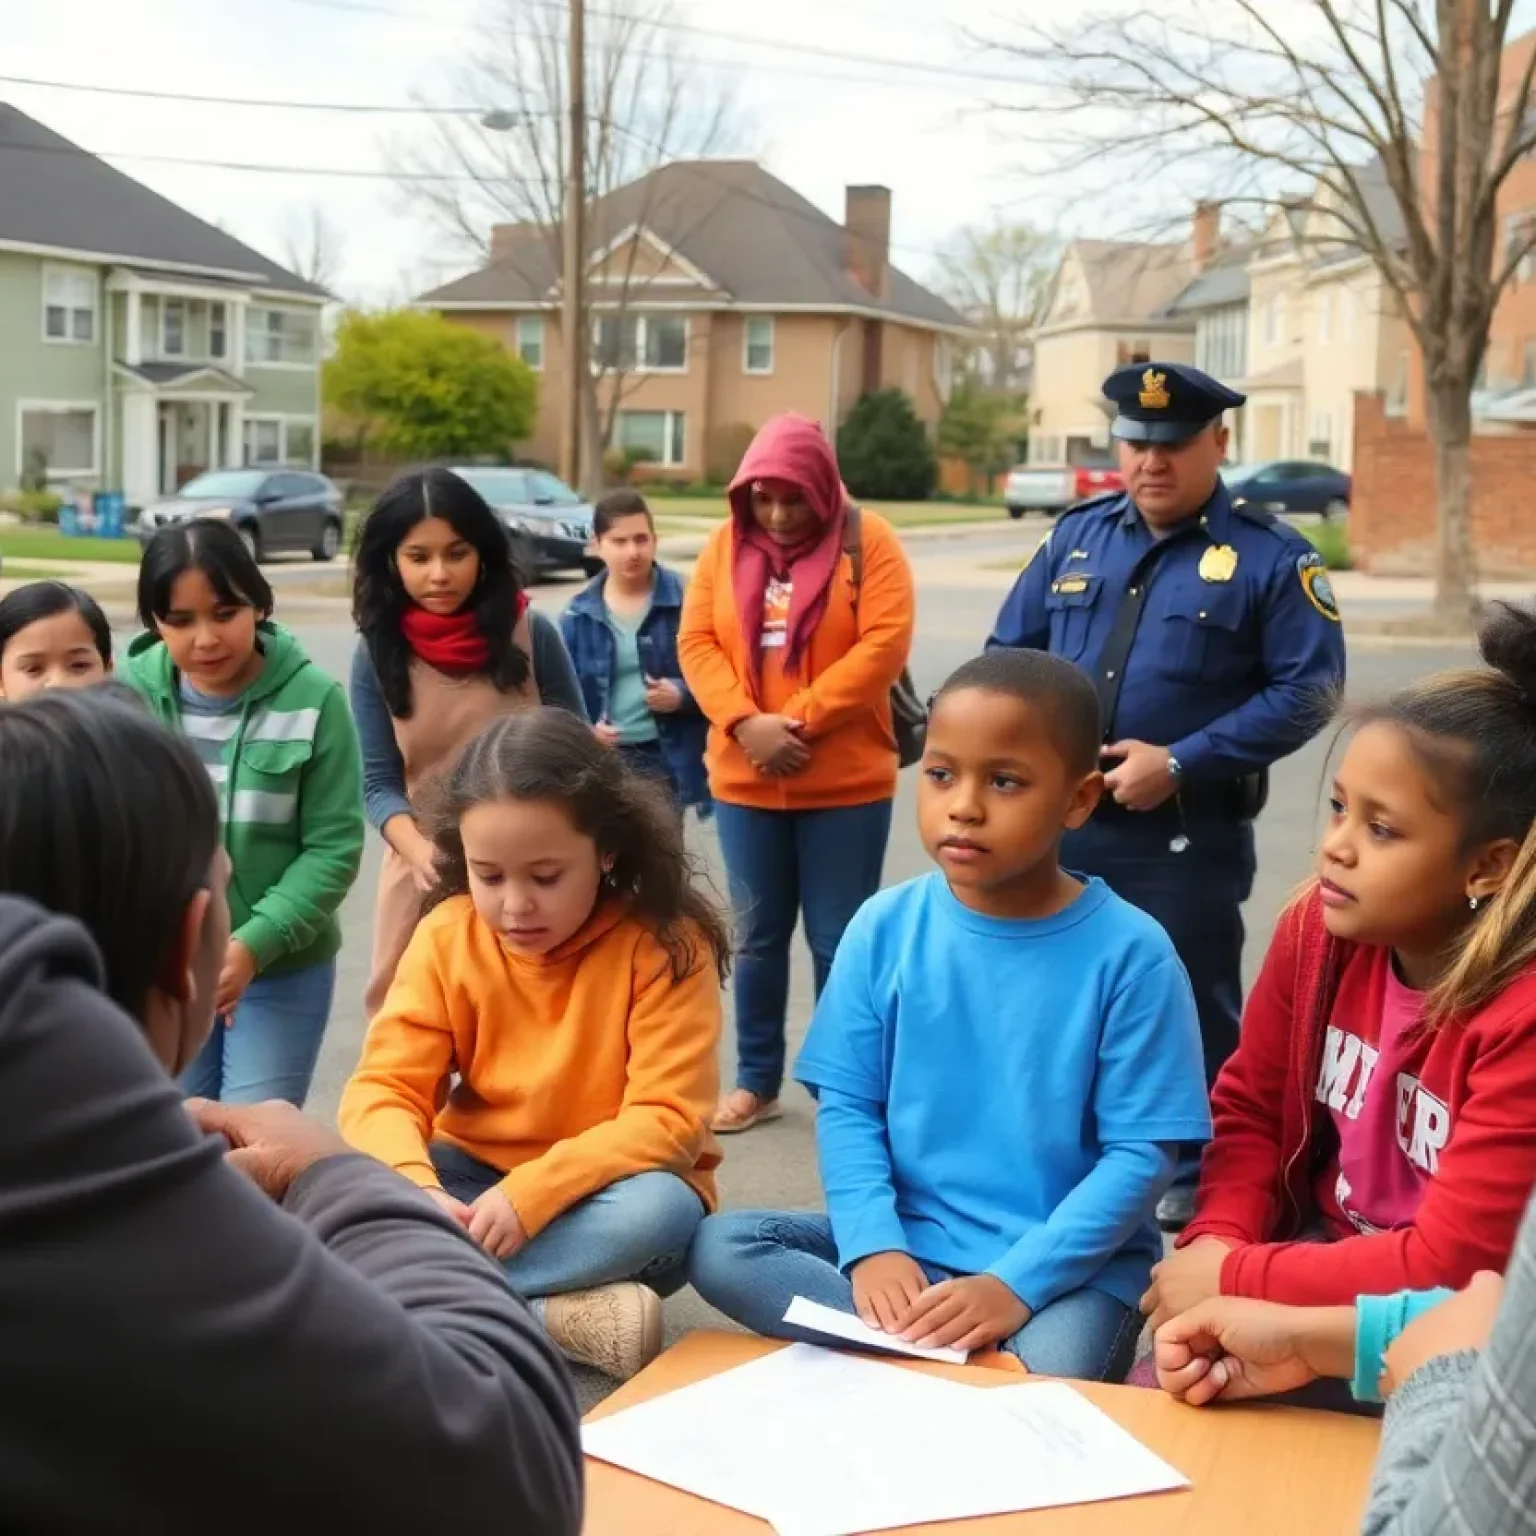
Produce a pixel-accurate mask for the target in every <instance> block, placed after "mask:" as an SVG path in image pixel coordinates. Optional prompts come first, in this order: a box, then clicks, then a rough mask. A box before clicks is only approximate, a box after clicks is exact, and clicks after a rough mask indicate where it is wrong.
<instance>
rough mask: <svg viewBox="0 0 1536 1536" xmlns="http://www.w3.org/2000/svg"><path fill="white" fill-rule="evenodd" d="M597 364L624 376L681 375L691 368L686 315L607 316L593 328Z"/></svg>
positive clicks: (594, 353)
mask: <svg viewBox="0 0 1536 1536" xmlns="http://www.w3.org/2000/svg"><path fill="white" fill-rule="evenodd" d="M593 361H594V362H595V363H596V364H597V366H598V367H599V368H611V369H614V370H615V371H617V372H620V373H627V372H629V371H630V370H634V371H635V372H637V373H681V372H683V371H684V370H685V369H686V368H687V367H688V321H687V318H686V317H685V316H683V315H603V316H601V317H600V318H599V319H598V321H597V323H596V324H595V325H594V326H593Z"/></svg>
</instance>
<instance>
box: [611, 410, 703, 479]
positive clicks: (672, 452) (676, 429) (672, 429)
mask: <svg viewBox="0 0 1536 1536" xmlns="http://www.w3.org/2000/svg"><path fill="white" fill-rule="evenodd" d="M630 416H660V417H661V418H662V429H661V431H662V440H663V446H662V457H661V458H659V459H647V460H646V463H648V464H655V465H656V466H657V467H658V468H660V469H678V468H680V467H681V466H682V465H683V464H685V463H687V461H688V416H687V412H686V411H668V410H657V411H637V410H629V411H626V410H620V411H619V412H618V416H617V419H616V420H615V421H614V440H615V442H616V443H617V445H618V447H619V448H620V449H623V448H625V447H627V446H628V444H626V443H625V442H624V421H625V418H626V417H630ZM679 437H681V439H682V448H681V451H679V449H678V439H679Z"/></svg>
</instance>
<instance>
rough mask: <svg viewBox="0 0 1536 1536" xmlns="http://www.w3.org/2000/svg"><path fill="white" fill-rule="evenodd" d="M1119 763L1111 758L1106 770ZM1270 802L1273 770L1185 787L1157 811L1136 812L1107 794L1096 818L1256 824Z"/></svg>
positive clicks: (1183, 785) (1100, 803) (1115, 820)
mask: <svg viewBox="0 0 1536 1536" xmlns="http://www.w3.org/2000/svg"><path fill="white" fill-rule="evenodd" d="M1118 761H1119V759H1118V758H1116V759H1111V760H1109V761H1107V762H1106V763H1105V767H1106V768H1113V767H1114V766H1115V765H1116V763H1117V762H1118ZM1268 800H1269V770H1268V769H1267V768H1261V769H1259V770H1258V772H1257V773H1247V774H1244V775H1243V777H1242V778H1240V779H1217V780H1215V781H1213V782H1208V783H1194V784H1181V785H1180V786H1179V789H1178V794H1177V796H1176V797H1175V798H1173V799H1170V800H1165V801H1164V802H1163V803H1162V804H1161V805H1160V806H1158V807H1157V808H1156V810H1152V811H1132V810H1128V809H1127V808H1126V807H1125V806H1123V805H1121V804H1120V802H1119V801H1118V800H1116V799H1115V797H1114V796H1113V795H1111V794H1110V793H1108V791H1106V792H1105V793H1104V794H1103V795H1102V796H1101V797H1100V799H1099V804H1098V809H1097V810H1095V811H1094V813H1093V814H1094V817H1095V819H1096V820H1098V821H1105V822H1118V821H1130V820H1135V821H1137V822H1141V823H1143V824H1147V823H1151V822H1153V821H1156V820H1158V819H1164V818H1166V819H1169V820H1175V821H1176V820H1178V819H1179V817H1180V815H1182V816H1183V818H1184V819H1185V820H1186V821H1252V820H1253V819H1254V817H1256V816H1257V815H1258V814H1259V812H1260V811H1262V810H1263V809H1264V806H1265V804H1266V803H1267V802H1268Z"/></svg>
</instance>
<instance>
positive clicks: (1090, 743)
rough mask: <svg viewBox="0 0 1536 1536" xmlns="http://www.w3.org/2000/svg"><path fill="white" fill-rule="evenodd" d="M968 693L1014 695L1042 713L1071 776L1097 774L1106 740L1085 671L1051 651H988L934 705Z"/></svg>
mask: <svg viewBox="0 0 1536 1536" xmlns="http://www.w3.org/2000/svg"><path fill="white" fill-rule="evenodd" d="M965 688H977V689H980V690H981V691H982V692H983V693H1006V694H1010V695H1011V696H1012V697H1014V698H1016V699H1021V700H1022V701H1023V702H1024V703H1026V704H1028V705H1029V706H1030V707H1031V708H1032V709H1038V710H1039V711H1040V712H1041V714H1043V715H1044V716H1045V719H1046V721H1047V723H1048V724H1049V726H1050V730H1051V735H1052V737H1053V738H1054V740H1055V744H1056V747H1057V750H1058V751H1059V752H1060V753H1061V756H1062V759H1063V761H1065V763H1066V765H1067V769H1068V771H1069V772H1071V773H1083V774H1086V773H1092V772H1093V770H1094V769H1095V768H1096V767H1098V763H1099V753H1100V751H1101V749H1102V746H1103V740H1104V728H1103V725H1102V723H1101V717H1100V714H1099V696H1098V693H1097V692H1096V691H1095V689H1094V686H1093V683H1092V681H1091V680H1090V679H1089V676H1088V674H1087V673H1086V672H1084V671H1083V669H1082V668H1081V667H1079V666H1076V665H1074V664H1073V663H1072V662H1070V661H1063V660H1062V659H1061V657H1060V656H1052V655H1050V654H1049V653H1047V652H1045V651H1020V650H1011V649H1001V648H1000V649H997V650H992V651H986V652H983V654H982V655H980V656H978V657H976V658H975V660H973V661H968V662H966V663H965V664H964V665H963V666H961V667H959V668H957V669H956V670H955V671H954V672H952V673H950V675H949V677H948V678H947V679H946V680H945V682H944V686H943V687H942V688H940V689H939V691H938V692H937V693H936V694H935V695H934V697H933V705H934V706H936V705H937V704H938V702H939V700H940V699H942V698H943V697H944V696H945V694H949V693H959V692H960V691H961V690H962V689H965Z"/></svg>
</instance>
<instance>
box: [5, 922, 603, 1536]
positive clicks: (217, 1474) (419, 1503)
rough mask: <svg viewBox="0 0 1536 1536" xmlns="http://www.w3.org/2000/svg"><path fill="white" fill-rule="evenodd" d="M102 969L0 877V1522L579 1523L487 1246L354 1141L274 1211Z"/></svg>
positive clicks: (552, 1418)
mask: <svg viewBox="0 0 1536 1536" xmlns="http://www.w3.org/2000/svg"><path fill="white" fill-rule="evenodd" d="M101 984H102V977H101V964H100V960H99V957H98V955H97V953H96V949H95V946H94V944H93V943H92V941H91V939H90V937H89V936H88V935H87V934H86V932H85V930H84V929H83V928H81V927H80V926H79V925H78V924H76V923H75V922H73V921H71V920H68V919H64V918H55V917H51V916H48V915H47V914H45V913H43V912H42V911H40V910H39V909H38V908H36V907H34V906H32V905H31V904H29V903H27V902H23V901H19V900H16V899H15V898H12V897H0V1381H3V1382H4V1383H5V1391H4V1392H3V1393H0V1511H3V1515H0V1521H3V1524H4V1526H5V1528H6V1529H7V1530H9V1531H19V1532H23V1531H24V1532H28V1533H33V1532H54V1531H57V1532H71V1533H74V1532H81V1531H90V1532H123V1533H129V1532H132V1533H135V1536H139V1533H142V1532H146V1531H155V1532H167V1533H173V1536H174V1533H179V1532H182V1531H186V1532H196V1533H199V1536H203V1533H206V1532H207V1531H208V1529H209V1528H210V1526H212V1527H216V1528H217V1529H218V1530H219V1531H220V1532H221V1533H224V1536H228V1533H236V1532H247V1531H249V1532H252V1533H255V1532H270V1531H273V1530H282V1529H288V1530H298V1531H311V1530H313V1531H328V1530H329V1531H367V1532H369V1533H370V1536H382V1533H387V1532H400V1533H402V1536H406V1533H408V1536H421V1533H422V1532H423V1531H433V1530H439V1529H443V1528H444V1527H445V1525H446V1524H452V1525H453V1526H454V1527H455V1528H460V1529H463V1530H467V1531H476V1530H504V1531H517V1532H520V1533H525V1536H565V1533H573V1536H574V1533H575V1532H576V1531H578V1530H579V1528H580V1525H581V1514H582V1497H581V1488H582V1465H581V1445H580V1438H579V1429H578V1422H577V1410H576V1404H575V1400H574V1398H573V1395H572V1392H571V1387H570V1383H569V1379H568V1377H567V1375H566V1373H565V1369H564V1367H563V1365H562V1364H561V1362H560V1360H559V1358H558V1356H557V1354H556V1353H555V1351H554V1349H553V1348H552V1347H551V1345H550V1344H549V1343H548V1341H547V1340H546V1339H545V1337H544V1335H543V1333H542V1331H541V1330H540V1328H539V1327H538V1326H537V1325H536V1324H535V1322H534V1320H533V1318H532V1317H531V1316H530V1315H529V1313H528V1311H527V1309H526V1308H525V1307H524V1305H523V1304H522V1302H521V1301H519V1300H518V1299H517V1297H515V1296H514V1295H513V1294H512V1292H511V1291H509V1290H508V1289H507V1285H506V1282H505V1281H504V1279H503V1278H502V1276H501V1274H500V1272H499V1270H498V1269H497V1268H496V1267H495V1266H494V1265H493V1264H492V1263H491V1262H490V1261H489V1260H488V1259H487V1258H486V1257H485V1256H484V1254H483V1253H481V1252H480V1251H479V1250H478V1249H477V1248H476V1247H475V1246H474V1245H473V1244H472V1243H471V1242H470V1241H469V1240H468V1238H467V1237H465V1235H464V1234H463V1233H462V1232H460V1231H459V1230H458V1229H457V1228H456V1227H455V1226H454V1224H453V1223H452V1222H451V1221H449V1220H448V1219H447V1218H446V1217H444V1216H442V1215H441V1214H440V1213H439V1212H438V1211H437V1209H436V1208H435V1207H434V1206H433V1205H432V1204H431V1202H429V1201H427V1200H425V1199H424V1198H423V1197H422V1196H421V1194H420V1192H419V1191H417V1190H415V1189H413V1188H412V1187H411V1186H410V1185H409V1184H407V1183H406V1182H405V1181H404V1180H403V1179H401V1178H399V1177H398V1176H397V1175H396V1174H394V1173H392V1172H391V1171H390V1170H389V1169H387V1168H384V1167H382V1166H381V1165H379V1164H377V1163H374V1162H372V1161H371V1160H369V1159H368V1158H364V1157H353V1156H337V1157H333V1158H328V1159H325V1160H324V1161H322V1162H319V1163H317V1164H315V1165H314V1167H312V1168H311V1169H309V1170H308V1171H307V1172H306V1173H305V1174H303V1175H302V1176H301V1177H300V1178H299V1179H298V1180H296V1181H295V1183H294V1185H293V1187H292V1188H291V1190H290V1191H289V1194H288V1197H287V1199H286V1200H285V1202H284V1205H283V1208H282V1209H279V1208H278V1207H277V1206H276V1205H274V1204H273V1203H272V1202H271V1201H270V1200H268V1199H267V1197H266V1196H265V1195H263V1194H262V1193H261V1192H260V1191H258V1190H257V1189H256V1187H255V1186H254V1185H252V1184H251V1183H249V1182H248V1181H247V1180H246V1179H245V1178H244V1177H243V1176H242V1175H241V1174H239V1173H237V1172H235V1171H234V1170H232V1169H230V1168H229V1167H227V1166H226V1164H225V1163H224V1160H223V1158H222V1157H221V1156H220V1145H219V1143H218V1142H217V1141H216V1140H212V1139H207V1138H204V1137H203V1136H202V1135H200V1134H199V1133H198V1132H197V1131H196V1130H195V1129H194V1127H193V1126H192V1124H191V1122H190V1120H189V1119H188V1118H187V1116H186V1114H185V1112H184V1111H183V1109H182V1106H181V1102H180V1098H179V1095H178V1094H177V1091H176V1089H175V1086H174V1085H173V1084H172V1083H171V1081H170V1080H169V1078H167V1077H166V1075H165V1073H164V1072H163V1071H162V1070H161V1069H160V1067H159V1065H158V1064H157V1063H156V1062H155V1061H154V1059H153V1058H152V1057H151V1055H150V1053H149V1051H148V1048H147V1046H146V1045H145V1043H144V1041H143V1038H142V1036H141V1035H140V1033H139V1031H138V1029H137V1028H136V1027H135V1025H134V1024H133V1023H132V1022H131V1021H130V1020H129V1019H128V1018H127V1017H126V1016H125V1015H124V1014H123V1013H121V1012H120V1011H119V1010H118V1009H117V1008H116V1007H115V1006H114V1005H113V1004H112V1003H111V1002H109V1001H108V1000H107V999H106V998H105V997H104V996H103V995H102V993H101V991H100V987H101Z"/></svg>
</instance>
